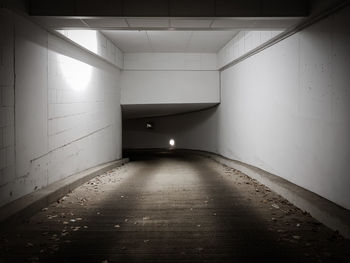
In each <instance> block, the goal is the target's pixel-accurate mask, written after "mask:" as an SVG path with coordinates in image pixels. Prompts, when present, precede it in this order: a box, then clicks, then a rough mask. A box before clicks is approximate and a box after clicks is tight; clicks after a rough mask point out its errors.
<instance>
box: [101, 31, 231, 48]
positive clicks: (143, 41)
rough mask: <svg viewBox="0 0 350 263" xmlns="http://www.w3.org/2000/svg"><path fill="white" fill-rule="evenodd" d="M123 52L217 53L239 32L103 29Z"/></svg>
mask: <svg viewBox="0 0 350 263" xmlns="http://www.w3.org/2000/svg"><path fill="white" fill-rule="evenodd" d="M102 32H103V34H105V35H106V36H107V37H108V38H109V39H110V40H111V41H113V42H114V44H115V45H116V46H117V47H119V48H120V49H121V50H122V51H123V52H126V53H133V52H194V53H216V52H218V51H219V50H220V49H221V48H222V47H223V46H224V45H225V44H226V43H227V42H228V41H230V40H231V39H232V38H233V37H234V36H235V35H236V34H237V33H238V31H237V30H233V31H129V30H128V31H126V30H124V31H123V30H122V31H109V30H108V31H107V30H104V31H102Z"/></svg>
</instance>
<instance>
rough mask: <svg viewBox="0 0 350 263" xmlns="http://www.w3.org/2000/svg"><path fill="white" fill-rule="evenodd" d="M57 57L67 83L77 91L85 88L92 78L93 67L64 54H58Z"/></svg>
mask: <svg viewBox="0 0 350 263" xmlns="http://www.w3.org/2000/svg"><path fill="white" fill-rule="evenodd" d="M57 59H58V61H59V65H60V68H61V71H62V75H63V78H64V80H65V81H66V82H67V84H68V85H69V86H70V87H71V88H72V89H73V90H75V91H83V90H85V89H86V87H87V85H88V84H89V82H90V79H91V73H92V67H91V66H90V65H88V64H86V63H84V62H81V61H79V60H76V59H74V58H71V57H67V56H64V55H58V57H57Z"/></svg>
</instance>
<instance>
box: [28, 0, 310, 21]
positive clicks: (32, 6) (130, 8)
mask: <svg viewBox="0 0 350 263" xmlns="http://www.w3.org/2000/svg"><path fill="white" fill-rule="evenodd" d="M27 2H28V13H29V14H30V15H35V16H80V17H83V16H85V17H87V16H118V17H266V16H272V17H276V16H277V17H281V16H298V17H300V16H308V15H309V14H310V6H311V5H310V3H311V1H309V0H288V1H281V0H235V1H232V0H147V1H145V0H114V1H111V0H51V1H47V0H28V1H27Z"/></svg>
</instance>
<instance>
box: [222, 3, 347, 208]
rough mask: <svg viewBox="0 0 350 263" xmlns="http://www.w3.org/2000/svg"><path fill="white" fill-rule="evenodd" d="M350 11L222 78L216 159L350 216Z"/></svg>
mask: <svg viewBox="0 0 350 263" xmlns="http://www.w3.org/2000/svg"><path fill="white" fill-rule="evenodd" d="M349 17H350V8H347V9H343V10H341V11H340V12H338V13H337V14H335V15H332V16H331V17H328V18H327V19H324V20H322V21H320V22H318V23H316V24H314V25H312V26H311V27H309V28H307V29H305V30H303V31H301V32H299V33H297V34H295V35H293V36H291V37H289V38H287V39H285V40H283V41H281V42H279V43H277V44H275V45H274V46H271V47H269V48H267V49H265V50H264V51H262V52H260V53H258V54H256V55H254V56H251V57H249V58H248V59H246V60H244V61H242V62H240V63H238V64H236V65H234V66H232V67H231V68H229V69H227V70H224V71H223V72H221V105H220V106H219V109H218V151H219V153H220V154H222V155H223V156H225V157H228V158H231V159H235V160H239V161H242V162H244V163H248V164H251V165H254V166H256V167H259V168H261V169H264V170H266V171H268V172H270V173H273V174H276V175H278V176H281V177H282V178H285V179H287V180H288V181H290V182H293V183H295V184H297V185H299V186H301V187H303V188H306V189H308V190H310V191H312V192H315V193H317V194H318V195H320V196H323V197H325V198H327V199H329V200H331V201H333V202H335V203H337V204H339V205H341V206H343V207H345V208H348V209H350V192H349V186H350V176H349V168H348V163H349V160H350V140H349V138H348V137H349V134H350V114H349V113H350V89H349V83H350V29H349V26H348V24H349V22H350V19H349Z"/></svg>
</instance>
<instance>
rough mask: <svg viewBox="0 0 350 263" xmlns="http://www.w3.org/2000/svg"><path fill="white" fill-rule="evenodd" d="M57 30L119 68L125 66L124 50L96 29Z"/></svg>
mask: <svg viewBox="0 0 350 263" xmlns="http://www.w3.org/2000/svg"><path fill="white" fill-rule="evenodd" d="M57 32H59V33H61V34H62V35H64V36H65V37H67V38H69V39H70V40H72V41H73V42H75V43H77V44H79V45H80V46H82V47H84V48H86V49H88V50H89V51H91V52H93V53H95V54H96V55H99V56H100V57H102V58H104V59H106V60H107V61H108V62H110V63H112V64H113V65H115V66H117V67H118V68H120V69H122V68H123V66H124V55H123V52H122V51H121V50H120V49H119V48H118V47H117V46H116V45H114V44H113V42H112V41H111V40H109V39H108V38H107V37H105V36H104V35H103V34H102V33H101V32H99V31H96V30H57Z"/></svg>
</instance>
